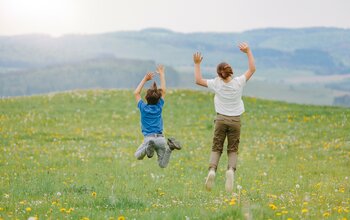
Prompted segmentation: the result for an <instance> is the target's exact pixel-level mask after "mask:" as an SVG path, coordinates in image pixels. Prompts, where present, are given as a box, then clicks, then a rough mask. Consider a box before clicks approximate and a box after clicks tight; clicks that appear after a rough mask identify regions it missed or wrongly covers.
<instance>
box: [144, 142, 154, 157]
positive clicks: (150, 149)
mask: <svg viewBox="0 0 350 220" xmlns="http://www.w3.org/2000/svg"><path fill="white" fill-rule="evenodd" d="M146 155H147V157H148V158H152V157H153V155H154V141H152V140H150V141H149V142H148V146H147V148H146Z"/></svg>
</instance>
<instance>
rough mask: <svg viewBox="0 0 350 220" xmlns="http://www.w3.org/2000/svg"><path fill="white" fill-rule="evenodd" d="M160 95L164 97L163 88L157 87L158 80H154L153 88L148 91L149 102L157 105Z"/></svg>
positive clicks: (147, 98)
mask: <svg viewBox="0 0 350 220" xmlns="http://www.w3.org/2000/svg"><path fill="white" fill-rule="evenodd" d="M160 97H162V89H157V84H156V82H154V83H153V85H152V86H151V88H149V89H148V90H147V93H146V100H147V104H149V105H156V104H157V103H158V101H159V99H160Z"/></svg>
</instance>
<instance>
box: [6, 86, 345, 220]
mask: <svg viewBox="0 0 350 220" xmlns="http://www.w3.org/2000/svg"><path fill="white" fill-rule="evenodd" d="M212 98H213V95H212V94H211V93H206V92H200V91H186V90H172V91H169V92H168V95H167V97H166V100H165V106H164V112H163V118H164V130H165V135H166V136H172V137H175V138H177V139H178V140H180V141H181V143H182V145H183V149H182V150H181V151H174V152H173V154H172V156H171V161H170V163H169V166H168V167H167V168H165V169H161V168H159V167H158V165H157V161H156V157H153V158H151V159H144V160H141V161H138V160H136V159H135V158H134V156H133V154H134V152H135V150H136V149H137V147H138V145H139V144H140V143H141V142H142V140H143V138H142V134H141V131H140V122H139V112H138V109H137V107H136V103H135V100H134V97H133V94H132V91H127V90H125V91H123V90H119V91H116V90H91V91H73V92H68V93H60V94H49V95H43V96H33V97H18V98H9V99H0V151H1V153H0V173H1V177H0V219H184V220H188V219H285V220H287V219H288V220H290V219H350V218H349V216H350V212H349V211H350V109H345V108H338V107H321V106H306V105H294V104H287V103H282V102H273V101H265V100H259V99H255V98H248V97H246V98H244V102H245V105H246V113H245V114H244V116H243V118H242V122H243V123H242V134H241V144H240V154H239V161H238V168H237V172H236V175H235V190H234V193H233V194H228V193H226V192H225V188H224V184H225V183H224V182H225V175H224V174H225V169H226V162H227V157H226V154H223V156H222V158H221V161H220V165H219V167H218V173H217V176H216V181H215V185H214V188H213V190H212V191H211V192H207V191H206V190H205V188H204V182H205V178H206V175H207V167H208V161H209V154H210V149H211V140H212V133H213V119H214V116H215V113H214V107H213V100H212Z"/></svg>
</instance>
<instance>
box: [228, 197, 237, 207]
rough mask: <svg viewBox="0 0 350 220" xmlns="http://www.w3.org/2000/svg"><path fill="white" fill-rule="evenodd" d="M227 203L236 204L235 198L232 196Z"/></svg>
mask: <svg viewBox="0 0 350 220" xmlns="http://www.w3.org/2000/svg"><path fill="white" fill-rule="evenodd" d="M229 204H230V205H232V206H233V205H235V204H236V200H235V199H234V198H232V199H231V201H230V203H229Z"/></svg>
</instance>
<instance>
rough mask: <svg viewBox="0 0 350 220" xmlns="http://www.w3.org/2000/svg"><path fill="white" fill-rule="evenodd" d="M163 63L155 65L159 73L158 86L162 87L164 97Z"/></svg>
mask: <svg viewBox="0 0 350 220" xmlns="http://www.w3.org/2000/svg"><path fill="white" fill-rule="evenodd" d="M164 69H165V68H164V66H163V65H158V66H157V73H159V78H160V87H161V89H162V98H163V99H164V97H165V93H166V83H165V70H164Z"/></svg>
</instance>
